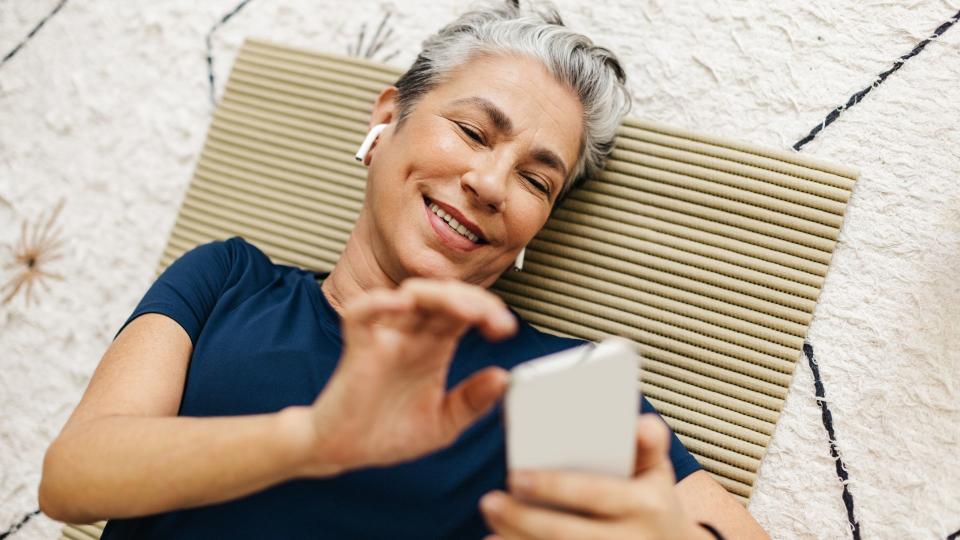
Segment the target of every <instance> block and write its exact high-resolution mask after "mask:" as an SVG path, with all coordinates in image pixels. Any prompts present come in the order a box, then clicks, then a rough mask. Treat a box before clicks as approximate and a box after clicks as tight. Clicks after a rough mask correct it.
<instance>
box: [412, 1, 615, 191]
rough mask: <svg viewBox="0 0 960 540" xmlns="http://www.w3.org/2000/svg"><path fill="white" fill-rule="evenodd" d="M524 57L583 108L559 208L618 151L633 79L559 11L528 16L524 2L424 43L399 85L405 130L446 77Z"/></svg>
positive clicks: (487, 11) (464, 19)
mask: <svg viewBox="0 0 960 540" xmlns="http://www.w3.org/2000/svg"><path fill="white" fill-rule="evenodd" d="M503 53H508V54H509V53H520V54H525V55H528V56H530V57H533V58H535V59H537V60H540V61H541V62H543V64H544V66H545V67H546V68H547V70H548V71H549V72H550V73H551V74H552V75H553V76H554V77H555V78H556V79H557V80H558V81H559V82H561V83H562V84H566V85H568V86H569V87H570V88H572V89H573V90H574V92H576V94H577V96H578V97H579V98H580V103H581V105H582V106H583V116H584V118H583V137H582V139H581V141H580V151H579V155H578V157H577V163H576V164H575V165H574V167H573V168H572V170H571V171H570V175H569V177H568V178H566V179H564V180H565V182H564V188H563V190H562V191H561V192H560V196H559V197H558V198H557V201H558V202H559V201H560V200H561V199H562V198H563V197H564V196H565V195H566V194H567V192H568V191H569V190H570V189H571V188H572V187H573V186H575V185H577V184H579V183H580V182H582V181H583V180H584V179H586V178H592V177H594V176H596V175H597V174H598V173H599V172H600V170H601V169H603V166H604V164H605V163H606V159H607V156H608V155H609V154H610V151H611V150H613V145H614V140H615V137H616V133H617V128H618V127H619V125H620V122H621V120H622V119H623V117H624V115H626V114H627V112H628V111H629V110H630V92H629V91H628V90H627V87H626V74H625V73H624V71H623V68H622V67H621V66H620V61H619V60H617V57H616V56H615V55H614V54H613V53H612V52H610V51H609V50H608V49H606V48H604V47H600V46H597V45H594V44H593V41H591V40H590V38H588V37H586V36H584V35H582V34H579V33H577V32H574V31H572V30H570V29H568V28H567V27H566V26H564V24H563V20H562V19H561V18H560V15H559V14H558V13H557V11H556V9H554V8H553V7H552V6H547V7H546V8H544V9H542V10H536V9H523V8H521V7H520V5H519V1H517V0H514V1H507V2H504V3H502V4H499V5H490V6H487V7H482V8H480V9H475V10H473V11H469V12H467V13H464V14H463V15H461V16H460V17H459V18H458V19H456V20H455V21H453V22H452V23H450V24H448V25H447V26H444V27H443V28H442V29H440V31H439V32H437V33H436V34H434V35H432V36H430V37H429V38H427V39H426V41H424V42H423V49H422V50H421V51H420V54H419V55H418V56H417V59H416V60H415V61H414V62H413V65H412V66H411V67H410V69H408V70H407V72H406V73H404V74H403V75H401V76H400V79H398V80H397V82H396V86H397V89H398V90H399V91H398V97H397V105H398V109H399V114H398V117H399V119H398V123H402V122H403V120H404V118H405V117H406V116H407V115H408V114H409V113H410V111H411V110H412V109H413V107H414V106H415V105H416V103H417V102H418V101H419V100H420V99H421V98H422V97H423V95H424V94H426V93H427V92H429V91H430V90H431V89H432V88H434V87H435V86H437V85H438V84H440V83H441V82H442V79H443V78H444V76H445V75H446V74H447V73H449V72H451V71H453V70H454V69H455V68H456V67H457V66H460V65H462V64H464V63H465V62H466V61H468V60H469V59H471V58H472V57H473V56H474V55H477V54H503Z"/></svg>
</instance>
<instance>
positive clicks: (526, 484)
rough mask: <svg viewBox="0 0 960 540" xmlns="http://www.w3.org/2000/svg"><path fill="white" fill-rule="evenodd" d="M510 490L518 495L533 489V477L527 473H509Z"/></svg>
mask: <svg viewBox="0 0 960 540" xmlns="http://www.w3.org/2000/svg"><path fill="white" fill-rule="evenodd" d="M510 488H511V489H512V490H514V491H517V492H519V493H527V492H529V491H530V490H531V489H533V477H532V476H531V475H530V473H528V472H523V471H514V472H511V473H510Z"/></svg>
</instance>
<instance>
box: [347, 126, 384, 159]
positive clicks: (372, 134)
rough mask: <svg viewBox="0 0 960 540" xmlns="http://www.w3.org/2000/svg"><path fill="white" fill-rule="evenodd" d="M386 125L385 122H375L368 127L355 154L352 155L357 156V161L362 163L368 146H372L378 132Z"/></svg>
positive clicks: (378, 134) (368, 148) (368, 149)
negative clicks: (368, 129) (375, 123)
mask: <svg viewBox="0 0 960 540" xmlns="http://www.w3.org/2000/svg"><path fill="white" fill-rule="evenodd" d="M386 127H387V124H377V125H375V126H373V127H372V128H370V131H369V132H368V133H367V136H366V138H364V139H363V143H362V144H361V145H360V149H359V150H357V155H356V156H354V157H355V158H357V161H359V162H360V163H363V160H364V159H365V158H366V157H367V152H369V151H370V147H371V146H373V141H375V140H377V137H379V136H380V132H382V131H383V130H384V129H386Z"/></svg>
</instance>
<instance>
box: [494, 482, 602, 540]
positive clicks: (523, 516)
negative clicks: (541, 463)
mask: <svg viewBox="0 0 960 540" xmlns="http://www.w3.org/2000/svg"><path fill="white" fill-rule="evenodd" d="M480 510H481V511H482V512H483V516H484V518H485V519H486V521H487V524H488V525H490V528H491V529H493V531H494V532H495V533H497V534H498V535H500V536H502V537H504V538H511V539H513V538H517V539H531V540H532V539H544V540H546V539H551V540H553V539H557V538H583V539H600V538H609V537H610V536H609V534H607V531H605V524H604V523H603V522H600V521H596V520H591V519H589V518H586V517H581V516H577V515H574V514H569V513H566V512H560V511H556V510H549V509H546V508H541V507H538V506H534V505H530V504H526V503H523V502H521V501H519V500H517V498H515V497H512V496H510V495H508V494H506V493H503V492H502V491H494V492H491V493H488V494H487V495H484V497H483V498H482V499H480Z"/></svg>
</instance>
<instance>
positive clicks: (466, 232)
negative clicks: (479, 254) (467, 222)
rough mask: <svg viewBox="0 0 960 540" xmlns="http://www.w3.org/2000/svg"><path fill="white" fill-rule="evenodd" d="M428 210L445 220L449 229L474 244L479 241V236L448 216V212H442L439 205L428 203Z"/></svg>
mask: <svg viewBox="0 0 960 540" xmlns="http://www.w3.org/2000/svg"><path fill="white" fill-rule="evenodd" d="M430 210H431V211H433V213H434V214H436V215H438V216H440V217H441V218H442V219H443V220H444V221H446V222H447V225H449V226H450V228H451V229H453V230H455V231H457V232H458V233H460V235H461V236H465V237H467V238H468V239H469V240H470V241H471V242H473V243H474V244H476V243H479V242H480V237H478V236H477V235H475V234H473V233H472V232H470V230H469V229H467V228H466V227H464V226H463V225H462V224H461V223H460V222H458V221H457V220H455V219H453V217H452V216H450V214H448V213H446V212H444V211H443V210H442V209H441V208H440V207H439V206H437V204H436V203H430Z"/></svg>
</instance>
